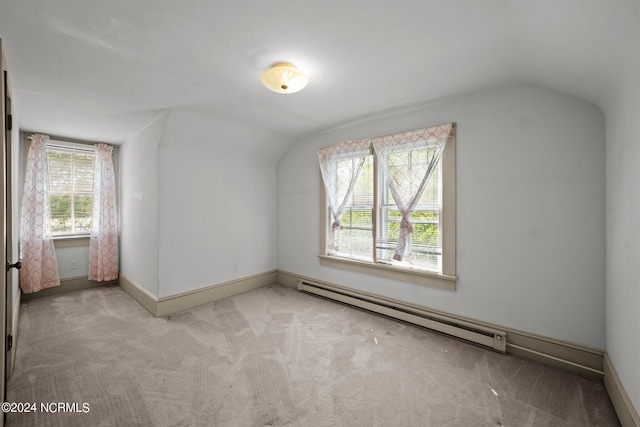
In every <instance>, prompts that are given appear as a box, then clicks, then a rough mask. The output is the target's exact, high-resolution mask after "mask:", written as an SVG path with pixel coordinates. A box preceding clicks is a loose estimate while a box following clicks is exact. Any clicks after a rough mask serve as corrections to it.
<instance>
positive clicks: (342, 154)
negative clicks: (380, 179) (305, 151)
mask: <svg viewBox="0 0 640 427" xmlns="http://www.w3.org/2000/svg"><path fill="white" fill-rule="evenodd" d="M370 146H371V144H370V142H369V141H358V140H356V141H344V142H341V143H340V144H338V145H333V146H331V147H325V148H321V149H320V150H318V161H319V163H320V171H321V172H322V180H323V181H324V186H325V189H326V191H327V198H328V199H329V209H330V210H331V216H332V217H333V224H332V225H331V228H330V229H329V241H328V242H327V253H328V254H332V253H335V252H336V251H338V250H339V246H340V245H339V242H340V230H341V229H342V213H343V212H344V208H345V206H346V204H347V201H348V200H349V197H350V196H351V193H353V188H354V187H355V185H356V181H357V180H358V176H360V172H361V171H362V165H363V164H364V161H365V158H366V156H367V155H369V154H370Z"/></svg>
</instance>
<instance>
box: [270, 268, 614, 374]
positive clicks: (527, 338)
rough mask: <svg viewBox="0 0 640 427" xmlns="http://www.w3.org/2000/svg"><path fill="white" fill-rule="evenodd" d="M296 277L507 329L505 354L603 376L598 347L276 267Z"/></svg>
mask: <svg viewBox="0 0 640 427" xmlns="http://www.w3.org/2000/svg"><path fill="white" fill-rule="evenodd" d="M298 280H303V281H312V282H316V283H320V284H325V285H327V286H330V287H335V288H339V289H342V290H345V291H347V292H348V293H349V294H351V295H352V296H355V297H359V298H362V299H365V300H369V301H380V300H383V301H385V302H391V303H392V304H398V305H404V306H414V307H415V308H416V309H419V310H421V311H427V312H429V313H433V314H434V315H435V316H443V317H446V318H450V319H455V320H456V321H458V322H460V323H461V324H470V325H473V326H474V327H478V328H491V329H499V330H502V331H504V332H506V337H507V353H510V354H514V355H518V356H520V357H524V358H527V359H533V360H536V361H539V362H541V363H544V364H546V365H550V366H554V367H557V368H560V369H563V370H567V371H570V372H574V373H577V374H580V375H586V376H590V377H595V378H599V379H602V378H603V377H604V372H603V367H602V365H603V357H604V352H602V351H600V350H596V349H592V348H588V347H584V346H579V345H575V344H571V343H567V342H563V341H560V340H555V339H552V338H548V337H544V336H541V335H536V334H531V333H528V332H524V331H520V330H517V329H513V328H508V327H505V326H503V325H496V324H492V323H488V322H483V321H479V320H476V319H472V318H468V317H463V316H459V315H455V314H451V313H446V312H443V311H439V310H433V309H430V308H428V307H423V306H418V305H415V304H410V303H407V302H405V301H400V300H395V299H393V298H388V297H385V296H382V295H378V294H374V293H370V292H364V291H360V290H357V289H354V288H349V287H346V286H341V285H337V284H334V283H329V282H326V281H322V280H318V279H316V278H313V277H307V276H303V275H300V274H296V273H291V272H288V271H283V270H277V273H276V282H277V283H279V284H281V285H285V286H289V287H291V288H294V289H298Z"/></svg>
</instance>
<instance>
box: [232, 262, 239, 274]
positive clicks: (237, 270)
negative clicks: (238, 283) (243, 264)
mask: <svg viewBox="0 0 640 427" xmlns="http://www.w3.org/2000/svg"><path fill="white" fill-rule="evenodd" d="M239 271H240V265H238V264H233V272H234V273H237V272H239Z"/></svg>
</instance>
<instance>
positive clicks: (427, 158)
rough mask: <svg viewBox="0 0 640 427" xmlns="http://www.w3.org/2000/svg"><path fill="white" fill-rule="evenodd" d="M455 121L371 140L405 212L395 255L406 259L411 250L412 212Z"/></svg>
mask: <svg viewBox="0 0 640 427" xmlns="http://www.w3.org/2000/svg"><path fill="white" fill-rule="evenodd" d="M452 128H453V125H452V124H446V125H440V126H432V127H429V128H424V129H418V130H414V131H410V132H403V133H398V134H395V135H389V136H383V137H380V138H374V139H372V140H371V143H372V144H373V150H374V151H375V153H376V155H377V156H378V159H379V161H380V165H381V167H382V170H383V171H384V174H385V176H386V180H387V185H388V187H389V191H390V192H391V195H392V196H393V200H394V201H395V203H396V206H397V207H398V210H399V211H400V214H401V215H402V219H401V221H400V233H399V236H398V244H397V246H396V251H395V254H394V255H393V259H394V260H396V261H406V260H408V259H409V256H410V254H411V236H412V233H413V225H412V224H411V213H412V212H413V209H414V208H415V206H416V205H417V204H418V201H419V200H420V197H421V196H422V193H423V192H424V189H425V188H426V186H427V183H428V182H429V178H430V177H431V175H432V174H433V171H434V170H435V168H436V166H437V165H438V162H439V161H440V156H441V154H442V149H443V148H444V145H445V144H446V142H447V139H448V138H449V134H450V133H451V130H452Z"/></svg>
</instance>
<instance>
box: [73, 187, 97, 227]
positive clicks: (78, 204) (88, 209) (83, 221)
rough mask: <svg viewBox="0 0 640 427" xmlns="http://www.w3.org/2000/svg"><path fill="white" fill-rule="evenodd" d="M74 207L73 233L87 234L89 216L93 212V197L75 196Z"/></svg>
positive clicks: (89, 222) (89, 225)
mask: <svg viewBox="0 0 640 427" xmlns="http://www.w3.org/2000/svg"><path fill="white" fill-rule="evenodd" d="M74 207H75V219H74V222H75V230H74V232H75V233H88V232H90V231H91V214H92V212H93V196H91V195H76V196H75V197H74Z"/></svg>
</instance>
